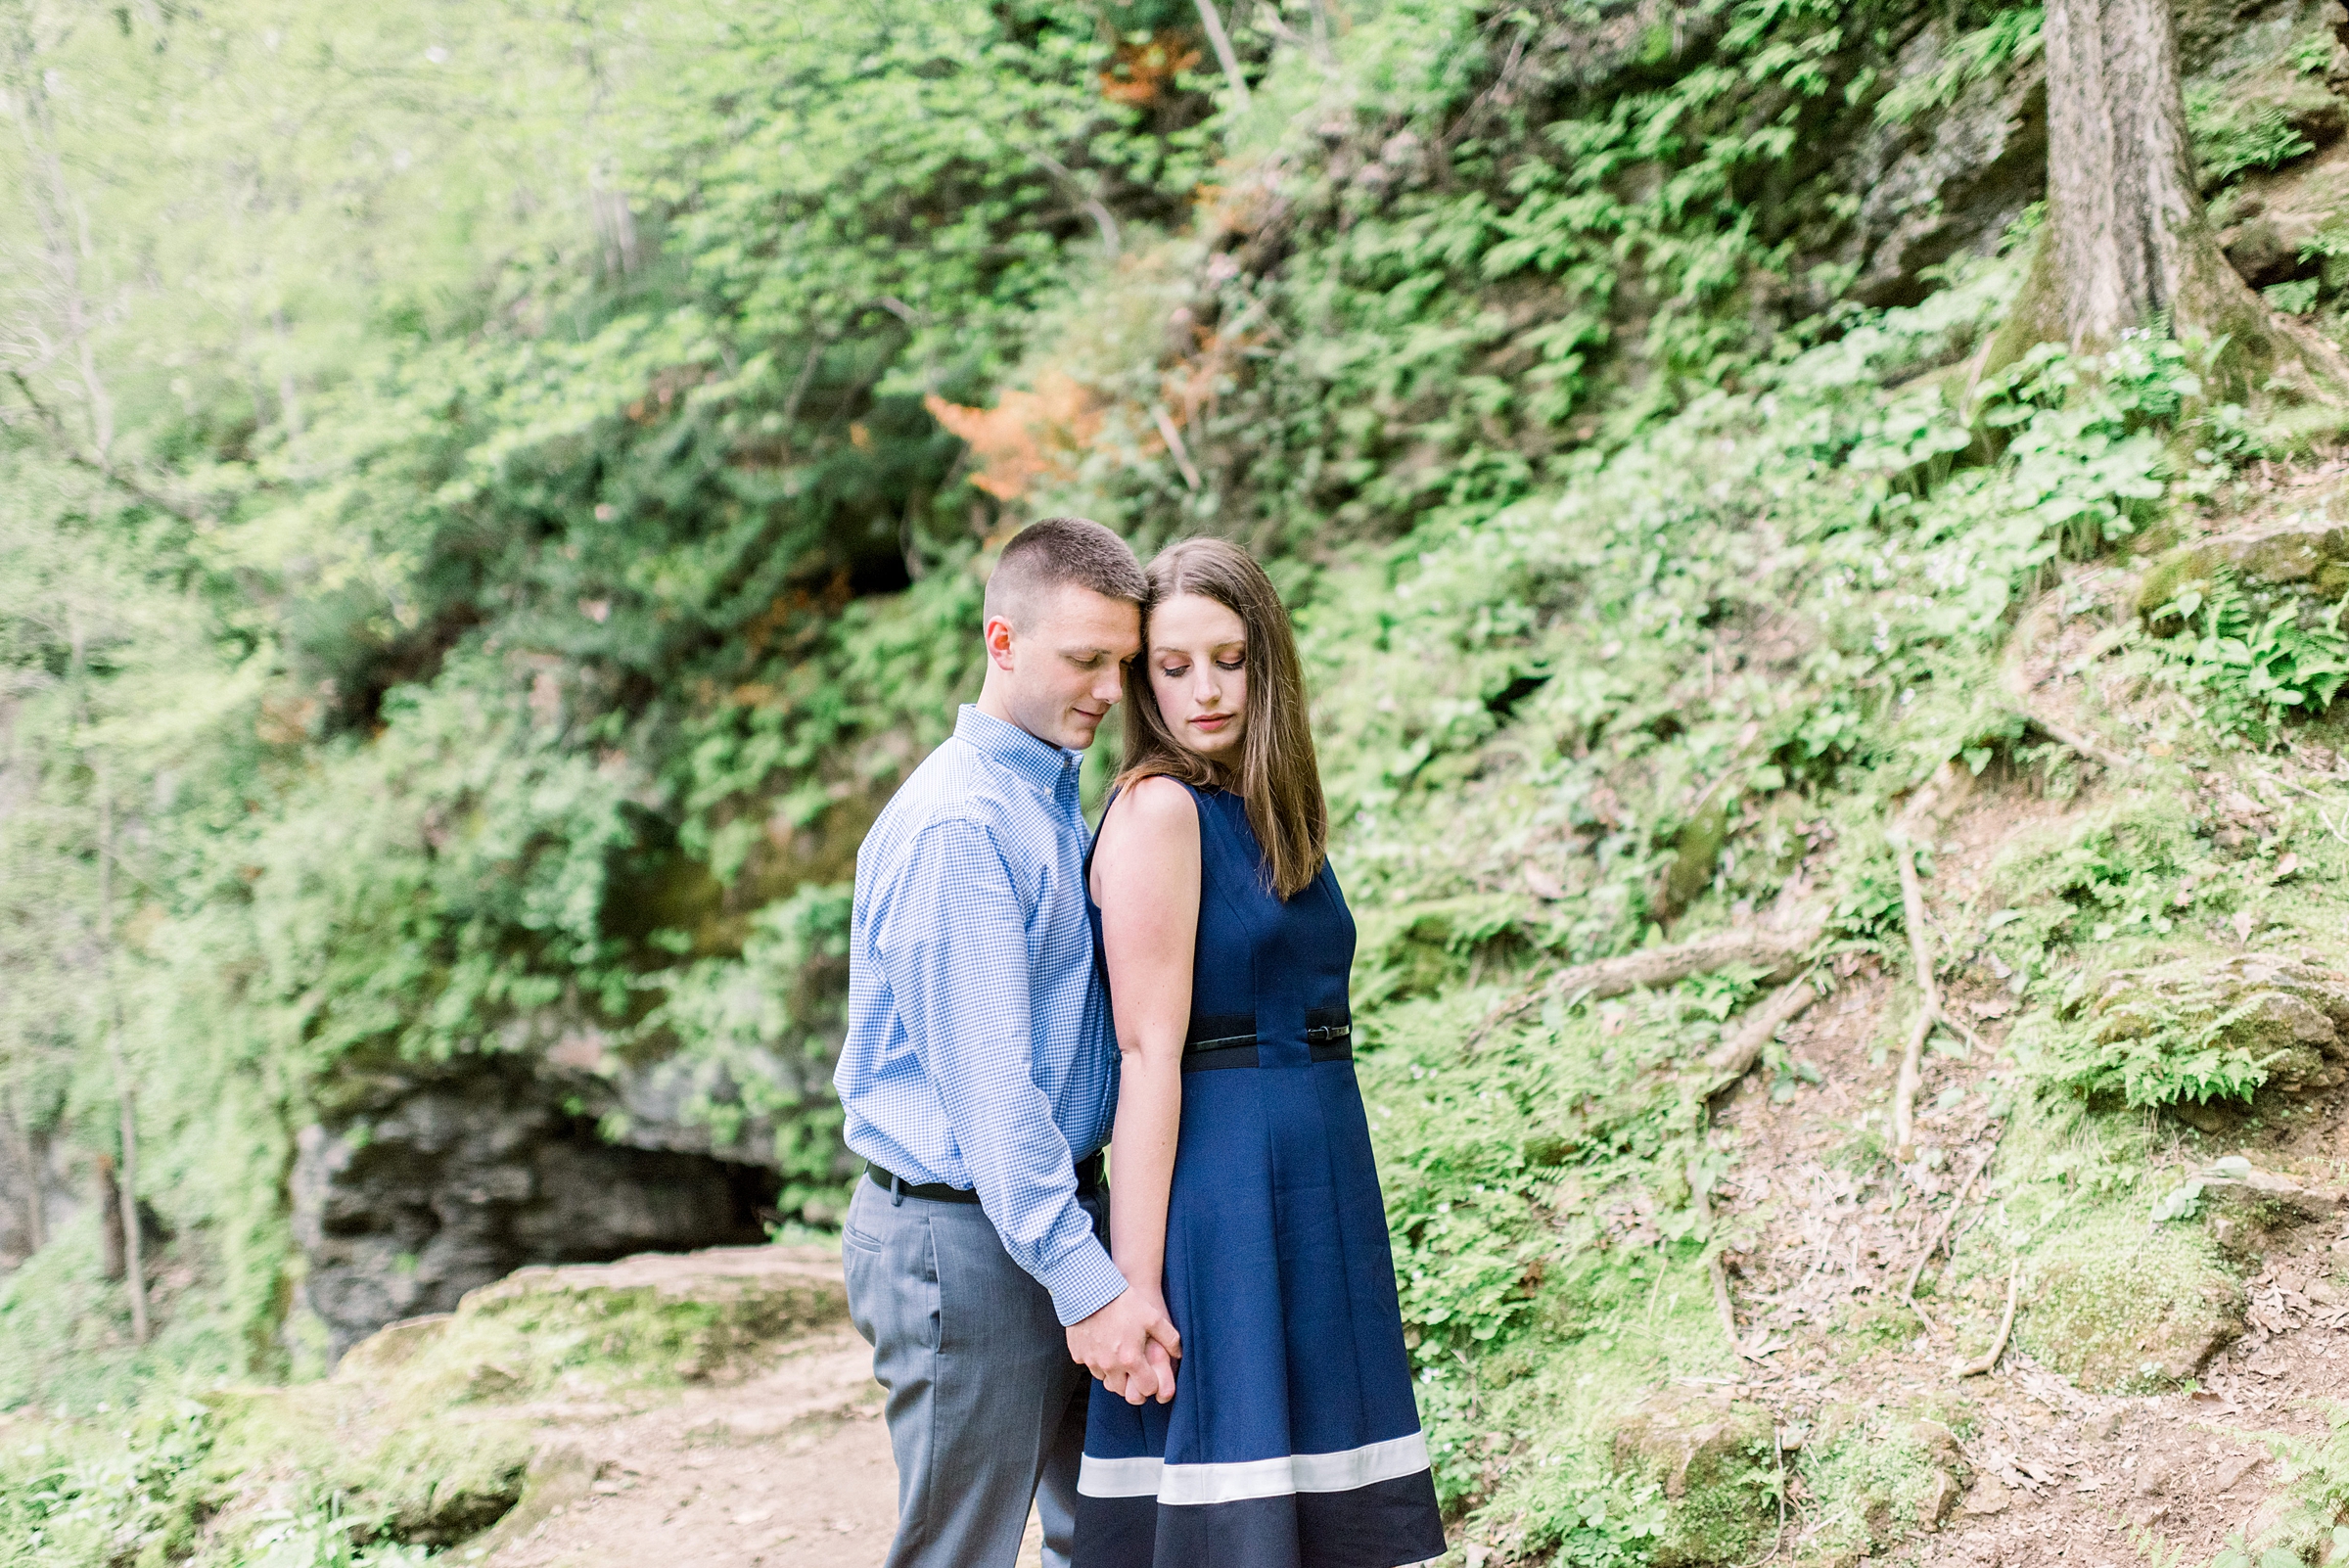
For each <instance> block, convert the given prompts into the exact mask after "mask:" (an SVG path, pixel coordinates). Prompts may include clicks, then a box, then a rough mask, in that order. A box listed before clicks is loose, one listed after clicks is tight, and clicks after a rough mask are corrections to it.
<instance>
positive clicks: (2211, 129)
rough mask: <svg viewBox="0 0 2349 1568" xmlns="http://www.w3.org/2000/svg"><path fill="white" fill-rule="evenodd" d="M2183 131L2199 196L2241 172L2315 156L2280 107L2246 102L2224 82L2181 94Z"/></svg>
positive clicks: (2213, 83)
mask: <svg viewBox="0 0 2349 1568" xmlns="http://www.w3.org/2000/svg"><path fill="white" fill-rule="evenodd" d="M2186 130H2187V137H2188V140H2189V141H2190V142H2191V143H2192V144H2193V153H2194V162H2195V165H2196V166H2197V167H2198V168H2199V169H2200V170H2201V176H2202V186H2203V189H2205V190H2209V189H2211V188H2213V187H2216V186H2219V185H2223V184H2225V183H2226V182H2227V181H2229V180H2231V179H2234V177H2235V176H2236V175H2237V174H2240V173H2242V172H2243V171H2244V170H2246V169H2265V168H2277V167H2280V166H2281V165H2282V164H2285V163H2288V162H2290V161H2292V160H2293V159H2295V158H2303V157H2306V156H2307V155H2308V154H2310V153H2313V152H2315V151H2316V145H2315V144H2314V143H2312V142H2311V141H2309V139H2308V138H2307V137H2306V136H2303V135H2302V134H2300V131H2299V128H2298V127H2297V126H2295V125H2293V124H2292V122H2291V117H2290V115H2288V114H2287V113H2286V111H2285V110H2284V109H2283V108H2282V107H2281V106H2280V105H2277V104H2273V103H2266V102H2262V101H2260V100H2258V99H2256V98H2250V97H2246V96H2245V95H2244V94H2243V93H2242V92H2241V90H2240V89H2239V88H2238V87H2237V86H2235V85H2234V84H2233V83H2228V82H2210V83H2204V84H2199V85H2196V86H2193V87H2190V88H2188V90H2187V94H2186Z"/></svg>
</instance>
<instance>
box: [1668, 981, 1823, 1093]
mask: <svg viewBox="0 0 2349 1568" xmlns="http://www.w3.org/2000/svg"><path fill="white" fill-rule="evenodd" d="M1817 1000H1819V992H1817V991H1816V990H1814V989H1813V988H1812V986H1811V983H1810V982H1809V981H1807V980H1798V981H1796V982H1794V983H1793V984H1792V985H1790V986H1780V987H1779V988H1778V989H1777V990H1776V991H1773V992H1771V993H1770V995H1769V996H1768V998H1766V999H1765V1000H1764V1001H1763V1003H1762V1004H1761V1005H1760V1006H1759V1007H1756V1008H1753V1009H1752V1010H1751V1011H1749V1012H1748V1013H1747V1014H1746V1015H1745V1016H1744V1017H1743V1018H1742V1019H1740V1020H1738V1023H1737V1029H1736V1032H1735V1033H1734V1034H1731V1035H1730V1036H1729V1037H1728V1038H1727V1039H1725V1040H1723V1041H1722V1042H1721V1043H1720V1044H1719V1045H1716V1046H1714V1047H1713V1049H1712V1050H1711V1051H1709V1052H1707V1053H1706V1055H1705V1059H1704V1061H1703V1062H1702V1063H1700V1064H1698V1071H1699V1072H1700V1073H1701V1074H1702V1075H1703V1077H1702V1079H1701V1080H1700V1081H1699V1083H1698V1085H1697V1098H1699V1099H1705V1100H1709V1099H1711V1098H1712V1097H1713V1096H1714V1095H1716V1094H1719V1093H1720V1092H1721V1091H1722V1090H1724V1089H1726V1088H1728V1087H1729V1086H1730V1085H1732V1084H1735V1083H1736V1082H1737V1081H1738V1080H1739V1079H1741V1078H1743V1077H1745V1075H1746V1074H1748V1073H1750V1072H1752V1071H1753V1068H1754V1063H1756V1062H1758V1061H1760V1060H1761V1059H1762V1052H1763V1051H1764V1049H1766V1048H1767V1047H1768V1046H1769V1044H1770V1042H1771V1040H1772V1039H1773V1038H1775V1037H1776V1035H1777V1033H1778V1031H1779V1030H1780V1029H1781V1028H1783V1027H1784V1026H1785V1025H1787V1024H1791V1023H1793V1022H1794V1021H1795V1020H1796V1019H1797V1018H1800V1017H1801V1016H1802V1015H1803V1012H1804V1010H1805V1009H1806V1008H1808V1007H1809V1006H1810V1005H1811V1004H1812V1003H1813V1002H1815V1001H1817Z"/></svg>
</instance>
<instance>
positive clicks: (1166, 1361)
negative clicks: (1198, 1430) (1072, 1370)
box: [1068, 1285, 1182, 1405]
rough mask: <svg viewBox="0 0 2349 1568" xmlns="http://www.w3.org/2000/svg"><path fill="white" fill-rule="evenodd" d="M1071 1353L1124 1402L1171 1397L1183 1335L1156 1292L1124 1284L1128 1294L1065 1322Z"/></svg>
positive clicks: (1136, 1403) (1162, 1401)
mask: <svg viewBox="0 0 2349 1568" xmlns="http://www.w3.org/2000/svg"><path fill="white" fill-rule="evenodd" d="M1068 1333H1069V1358H1070V1360H1076V1361H1081V1362H1082V1363H1083V1365H1084V1369H1085V1370H1086V1371H1088V1372H1090V1373H1092V1374H1093V1375H1094V1376H1095V1377H1097V1378H1099V1379H1100V1380H1101V1386H1102V1387H1103V1388H1106V1389H1108V1390H1109V1391H1110V1392H1111V1393H1112V1394H1117V1395H1122V1396H1124V1398H1125V1400H1126V1403H1127V1404H1128V1405H1141V1404H1144V1403H1146V1402H1147V1401H1149V1400H1150V1399H1152V1398H1153V1397H1155V1398H1156V1399H1157V1400H1158V1403H1159V1404H1161V1405H1164V1404H1166V1403H1167V1402H1168V1401H1170V1400H1172V1399H1173V1398H1174V1361H1175V1360H1176V1358H1178V1357H1180V1356H1181V1355H1182V1336H1181V1335H1180V1334H1178V1333H1176V1332H1175V1331H1174V1319H1172V1318H1170V1317H1169V1316H1168V1315H1167V1308H1166V1303H1165V1302H1164V1301H1162V1300H1160V1298H1159V1294H1158V1292H1157V1291H1155V1290H1152V1291H1144V1290H1143V1289H1142V1288H1141V1287H1139V1286H1136V1285H1128V1287H1127V1289H1126V1293H1125V1294H1124V1295H1122V1296H1120V1297H1119V1298H1118V1299H1117V1300H1115V1301H1113V1302H1111V1303H1110V1304H1109V1305H1108V1306H1106V1307H1104V1308H1102V1309H1101V1310H1100V1311H1099V1312H1097V1313H1095V1314H1092V1316H1090V1317H1086V1318H1083V1319H1082V1320H1080V1321H1078V1322H1075V1323H1072V1324H1070V1325H1069V1331H1068Z"/></svg>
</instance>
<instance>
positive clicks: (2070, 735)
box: [2023, 707, 2129, 773]
mask: <svg viewBox="0 0 2349 1568" xmlns="http://www.w3.org/2000/svg"><path fill="white" fill-rule="evenodd" d="M2023 721H2024V722H2025V723H2027V724H2029V725H2030V726H2031V727H2032V728H2033V729H2036V730H2038V731H2039V732H2040V733H2041V734H2043V735H2045V736H2047V737H2048V739H2050V740H2051V741H2054V742H2056V743H2057V744H2058V745H2061V746H2064V747H2066V748H2068V749H2070V750H2071V751H2074V752H2077V753H2078V754H2079V755H2081V756H2082V757H2085V758H2087V759H2088V760H2089V761H2092V762H2095V763H2096V764H2097V765H2098V766H2099V767H2102V768H2104V769H2105V770H2106V771H2107V772H2114V773H2122V772H2127V771H2128V769H2129V759H2127V758H2126V757H2123V756H2122V755H2121V754H2120V753H2118V752H2116V751H2114V750H2112V749H2111V748H2110V747H2108V746H2103V745H2100V744H2098V743H2097V742H2096V741H2094V740H2091V739H2090V738H2089V737H2088V736H2086V735H2083V734H2081V733H2080V732H2079V731H2077V730H2073V729H2067V728H2065V727H2064V726H2063V725H2061V724H2058V723H2057V722H2055V721H2054V720H2053V719H2051V718H2050V717H2048V716H2047V715H2045V714H2042V713H2039V712H2038V711H2036V710H2035V709H2032V708H2029V707H2025V708H2024V709H2023Z"/></svg>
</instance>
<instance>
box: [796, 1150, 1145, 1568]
mask: <svg viewBox="0 0 2349 1568" xmlns="http://www.w3.org/2000/svg"><path fill="white" fill-rule="evenodd" d="M1080 1201H1082V1202H1083V1203H1084V1206H1085V1211H1086V1213H1088V1214H1090V1215H1091V1216H1092V1220H1093V1229H1094V1231H1095V1232H1096V1233H1100V1232H1102V1231H1104V1230H1105V1229H1106V1227H1107V1223H1108V1211H1107V1209H1106V1207H1105V1205H1104V1202H1103V1200H1102V1199H1101V1198H1100V1197H1099V1196H1089V1197H1087V1198H1083V1199H1081V1200H1080ZM840 1251H841V1261H842V1264H843V1266H844V1268H845V1269H846V1271H847V1274H848V1284H849V1316H850V1318H851V1320H852V1321H853V1322H854V1323H855V1325H856V1331H857V1332H858V1333H859V1334H862V1335H863V1336H864V1337H865V1340H866V1342H867V1343H868V1344H870V1345H871V1346H872V1347H873V1376H874V1377H875V1378H877V1379H879V1381H880V1383H881V1386H882V1387H883V1388H885V1389H887V1390H888V1391H889V1403H888V1406H887V1410H888V1416H889V1445H890V1447H891V1449H893V1450H894V1451H895V1452H896V1453H897V1459H898V1536H897V1540H896V1541H895V1542H893V1543H892V1544H891V1545H890V1548H889V1558H888V1568H1013V1565H1014V1564H1015V1563H1016V1562H1017V1561H1018V1559H1019V1552H1020V1537H1021V1536H1022V1534H1023V1533H1025V1531H1026V1530H1027V1527H1028V1507H1029V1504H1030V1503H1031V1502H1032V1501H1033V1502H1034V1503H1035V1504H1036V1510H1037V1512H1038V1513H1039V1514H1040V1515H1041V1516H1042V1520H1043V1526H1044V1565H1045V1568H1068V1561H1069V1550H1070V1543H1071V1541H1072V1540H1073V1538H1074V1537H1075V1534H1076V1525H1077V1465H1078V1461H1079V1460H1080V1459H1081V1458H1082V1456H1083V1453H1084V1408H1085V1400H1086V1396H1087V1392H1088V1390H1089V1389H1090V1388H1091V1380H1090V1379H1089V1378H1088V1376H1087V1375H1086V1373H1085V1370H1084V1368H1083V1367H1082V1366H1080V1365H1078V1364H1077V1363H1076V1362H1075V1361H1072V1360H1069V1344H1068V1336H1067V1333H1066V1332H1065V1331H1064V1330H1063V1329H1062V1328H1061V1326H1060V1319H1059V1317H1058V1316H1057V1315H1056V1314H1054V1313H1053V1311H1052V1297H1051V1295H1050V1294H1049V1293H1048V1292H1047V1291H1045V1289H1044V1287H1043V1286H1041V1285H1039V1284H1037V1283H1036V1279H1035V1277H1034V1276H1033V1275H1031V1274H1030V1273H1029V1272H1028V1271H1027V1270H1026V1269H1024V1268H1021V1267H1020V1266H1019V1265H1018V1264H1016V1263H1013V1262H1012V1261H1011V1255H1010V1254H1008V1253H1006V1252H1005V1251H1004V1250H1003V1242H1002V1238H1000V1237H999V1236H997V1235H996V1234H995V1227H994V1224H993V1223H992V1222H990V1220H989V1219H988V1218H987V1214H986V1212H985V1211H984V1210H982V1209H981V1208H980V1207H979V1205H977V1204H975V1203H939V1202H936V1201H934V1200H931V1199H926V1198H916V1197H911V1196H903V1195H900V1196H898V1197H894V1198H893V1197H892V1196H891V1194H889V1193H888V1192H885V1191H883V1190H882V1189H881V1188H880V1187H877V1186H875V1185H874V1184H873V1183H872V1181H871V1180H869V1179H863V1178H860V1179H859V1180H858V1181H857V1183H856V1192H855V1195H854V1197H852V1199H851V1200H850V1201H849V1218H848V1224H847V1226H846V1228H845V1231H844V1233H843V1235H842V1238H841V1249H840Z"/></svg>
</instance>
